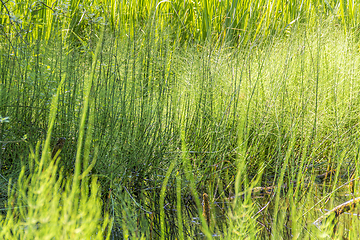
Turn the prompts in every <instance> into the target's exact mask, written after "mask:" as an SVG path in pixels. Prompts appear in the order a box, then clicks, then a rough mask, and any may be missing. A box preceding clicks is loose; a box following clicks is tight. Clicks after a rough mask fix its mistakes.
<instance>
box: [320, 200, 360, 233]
mask: <svg viewBox="0 0 360 240" xmlns="http://www.w3.org/2000/svg"><path fill="white" fill-rule="evenodd" d="M358 203H360V197H357V198H353V199H351V200H349V201H347V202H344V203H342V204H340V205H338V206H336V207H335V208H333V209H332V210H330V211H329V212H327V213H325V214H324V215H322V216H321V217H319V218H318V219H316V221H315V222H314V223H313V224H314V225H315V226H317V227H319V226H320V225H321V223H322V222H323V221H326V220H327V219H328V218H329V217H330V216H331V215H332V214H335V218H337V217H338V216H340V215H341V214H342V213H344V212H348V211H349V210H351V209H354V208H355V207H356V204H358Z"/></svg>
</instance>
